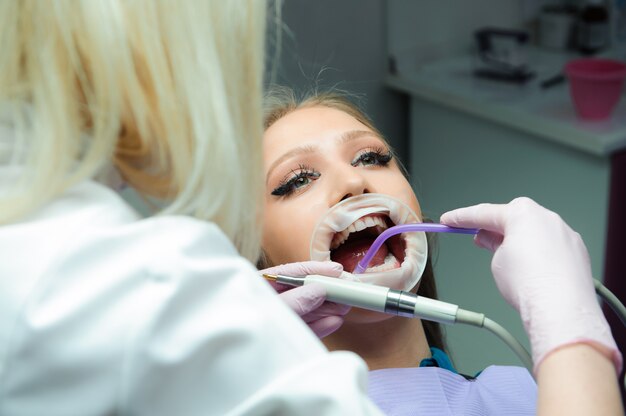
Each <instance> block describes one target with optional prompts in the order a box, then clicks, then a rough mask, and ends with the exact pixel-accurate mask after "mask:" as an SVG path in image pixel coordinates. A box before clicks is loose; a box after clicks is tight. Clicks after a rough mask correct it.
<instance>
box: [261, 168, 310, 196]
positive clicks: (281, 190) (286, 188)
mask: <svg viewBox="0 0 626 416" xmlns="http://www.w3.org/2000/svg"><path fill="white" fill-rule="evenodd" d="M320 176H321V173H319V172H317V171H316V170H315V169H313V168H310V167H308V166H306V165H300V166H298V169H294V170H292V171H291V172H290V173H289V174H287V175H286V176H285V178H283V180H281V181H280V183H279V185H278V187H276V188H275V189H274V190H273V191H272V195H274V196H289V195H291V194H292V193H294V192H295V189H293V186H294V184H295V183H296V181H297V180H298V179H301V178H312V179H317V178H319V177H320Z"/></svg>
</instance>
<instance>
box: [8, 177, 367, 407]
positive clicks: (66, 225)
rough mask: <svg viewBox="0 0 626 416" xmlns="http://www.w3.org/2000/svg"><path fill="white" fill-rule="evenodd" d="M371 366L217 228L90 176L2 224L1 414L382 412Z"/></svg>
mask: <svg viewBox="0 0 626 416" xmlns="http://www.w3.org/2000/svg"><path fill="white" fill-rule="evenodd" d="M0 209H1V207H0ZM366 371H367V369H366V366H365V364H364V362H363V361H362V360H361V359H359V358H358V357H357V356H356V355H354V354H351V353H347V352H338V353H328V352H327V351H326V350H325V348H324V347H323V345H322V344H321V343H320V342H319V340H317V339H316V338H315V336H314V335H313V334H312V332H310V331H309V330H308V328H307V327H306V326H305V325H304V324H303V323H302V322H301V321H300V320H299V318H298V317H297V316H296V315H295V314H293V313H292V312H291V310H289V309H288V308H287V307H286V306H284V305H283V304H282V303H281V302H280V300H279V298H278V297H277V296H276V295H275V294H274V293H273V292H272V290H271V288H270V286H269V285H267V284H266V283H265V282H264V281H263V280H262V279H261V278H260V277H259V276H258V274H257V272H256V269H255V268H254V267H253V265H252V264H250V263H249V262H248V261H246V260H245V259H243V258H242V257H240V256H239V255H238V254H237V252H236V250H235V248H234V247H233V245H232V244H231V242H230V241H229V240H228V239H227V238H226V237H225V236H224V234H223V233H222V232H221V231H220V229H219V228H218V227H217V226H216V225H214V224H212V223H207V222H202V221H198V220H194V219H191V218H187V217H175V216H162V217H153V218H149V219H140V218H139V217H138V215H137V214H136V213H135V212H134V211H133V210H132V209H131V208H130V207H129V206H128V205H127V204H126V203H125V202H124V201H123V200H122V199H121V198H120V197H119V196H118V195H117V194H116V193H114V192H113V191H111V190H110V189H108V188H106V187H104V186H102V185H100V184H98V183H95V182H90V181H89V182H85V183H82V184H80V185H79V186H77V187H75V188H73V189H71V190H70V191H68V192H66V193H65V194H64V195H63V196H62V197H60V198H58V199H57V200H55V201H53V202H52V203H50V204H48V205H47V206H46V207H45V208H44V209H42V210H40V211H39V212H37V213H36V214H35V215H31V216H29V217H28V218H25V219H23V220H22V221H21V222H19V223H14V224H10V225H3V226H0V415H2V416H9V415H11V416H21V415H37V416H42V415H46V416H55V415H64V416H65V415H109V414H132V415H226V414H234V415H244V414H246V415H264V414H286V415H287V414H288V415H315V416H318V415H324V414H336V415H348V414H349V415H358V414H379V411H378V410H377V409H376V408H375V406H374V405H373V404H372V403H371V402H370V401H369V399H367V398H366V386H365V382H366Z"/></svg>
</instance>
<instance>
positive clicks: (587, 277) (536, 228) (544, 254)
mask: <svg viewBox="0 0 626 416" xmlns="http://www.w3.org/2000/svg"><path fill="white" fill-rule="evenodd" d="M441 222H442V223H444V224H447V225H450V226H454V227H469V228H480V229H481V230H480V232H479V233H478V234H477V235H476V237H475V242H476V244H477V245H478V246H480V247H483V248H486V249H489V250H491V251H493V252H494V256H493V259H492V262H491V271H492V273H493V276H494V278H495V281H496V284H497V286H498V289H499V290H500V293H502V295H503V296H504V298H505V299H506V300H507V302H508V303H509V304H511V306H513V307H514V308H515V309H516V310H517V311H518V312H519V313H520V315H521V318H522V322H523V323H524V327H525V329H526V332H527V334H528V336H529V338H530V343H531V347H532V354H533V362H534V370H535V373H536V372H537V369H538V367H539V365H540V364H541V362H542V360H543V359H544V358H545V357H546V356H547V355H548V354H550V353H551V352H552V351H555V350H556V349H558V348H561V347H564V346H567V345H571V344H576V343H586V344H589V345H591V346H592V347H594V348H596V349H597V350H598V351H600V352H601V353H603V354H605V355H606V356H607V357H608V358H610V359H611V360H613V363H614V364H615V367H616V369H617V370H618V372H619V371H621V367H622V356H621V354H620V352H619V350H618V349H617V346H616V344H615V340H614V339H613V337H612V335H611V331H610V329H609V325H608V323H607V322H606V319H605V318H604V315H603V314H602V310H601V309H600V306H599V304H598V301H597V299H596V294H595V290H594V286H593V281H592V275H591V265H590V261H589V254H588V253H587V249H586V247H585V244H584V243H583V240H582V239H581V237H580V235H579V234H578V233H576V232H574V231H573V230H572V229H571V228H570V227H569V226H568V225H567V224H566V223H565V222H564V221H563V220H562V219H561V217H559V216H558V215H557V214H555V213H554V212H552V211H549V210H547V209H546V208H544V207H542V206H540V205H538V204H537V203H536V202H534V201H533V200H531V199H528V198H517V199H515V200H513V201H511V202H510V203H509V204H505V205H495V204H480V205H475V206H471V207H468V208H461V209H457V210H454V211H450V212H447V213H445V214H443V215H442V216H441Z"/></svg>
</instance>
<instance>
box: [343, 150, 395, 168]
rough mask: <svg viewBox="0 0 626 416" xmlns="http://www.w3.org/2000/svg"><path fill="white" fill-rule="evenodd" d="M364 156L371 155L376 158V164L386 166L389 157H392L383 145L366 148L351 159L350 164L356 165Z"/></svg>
mask: <svg viewBox="0 0 626 416" xmlns="http://www.w3.org/2000/svg"><path fill="white" fill-rule="evenodd" d="M366 156H373V157H374V158H375V159H376V162H377V163H376V165H378V166H387V164H389V162H391V159H393V154H392V153H391V151H389V150H387V149H385V148H383V147H375V148H367V149H364V150H363V152H362V153H361V154H360V155H359V156H357V157H356V158H355V159H354V160H353V161H352V166H356V165H358V163H359V162H362V161H363V159H364V158H365V157H366Z"/></svg>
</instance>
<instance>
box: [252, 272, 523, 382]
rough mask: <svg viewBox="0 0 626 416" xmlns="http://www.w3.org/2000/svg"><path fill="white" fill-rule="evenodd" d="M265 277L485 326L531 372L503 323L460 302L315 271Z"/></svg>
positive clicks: (339, 298)
mask: <svg viewBox="0 0 626 416" xmlns="http://www.w3.org/2000/svg"><path fill="white" fill-rule="evenodd" d="M263 277H264V278H266V279H267V280H271V281H274V282H276V283H281V284H284V285H288V286H303V285H307V284H311V283H319V284H321V285H322V286H324V288H325V289H326V300H329V301H331V302H336V303H341V304H344V305H351V306H356V307H357V308H363V309H369V310H371V311H376V312H384V313H388V314H391V315H398V316H404V317H407V318H420V319H425V320H427V321H435V322H439V323H442V324H464V325H471V326H475V327H478V328H485V329H487V330H488V331H490V332H491V333H492V334H494V335H496V336H497V337H498V338H500V339H501V340H502V341H503V342H504V343H505V344H507V345H508V346H509V347H510V348H511V349H512V350H513V351H514V352H515V354H517V356H518V357H519V359H520V360H521V361H522V363H524V365H525V366H526V368H528V369H529V371H532V368H533V364H532V359H531V358H530V354H529V353H528V351H526V349H525V348H524V346H523V345H522V344H520V342H519V341H518V340H517V339H515V337H513V335H511V334H510V333H509V332H508V331H507V330H506V329H505V328H503V327H502V326H501V325H500V324H498V323H497V322H495V321H493V320H491V319H489V318H487V317H486V316H485V315H484V314H482V313H478V312H472V311H468V310H465V309H461V308H459V306H458V305H454V304H452V303H447V302H442V301H440V300H435V299H430V298H425V297H423V296H418V295H416V294H414V293H411V292H405V291H402V290H395V289H390V288H388V287H383V286H377V285H370V284H366V283H360V282H352V281H349V280H344V279H339V278H336V277H328V276H322V275H316V274H312V275H308V276H305V277H296V276H285V275H281V274H263Z"/></svg>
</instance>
